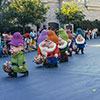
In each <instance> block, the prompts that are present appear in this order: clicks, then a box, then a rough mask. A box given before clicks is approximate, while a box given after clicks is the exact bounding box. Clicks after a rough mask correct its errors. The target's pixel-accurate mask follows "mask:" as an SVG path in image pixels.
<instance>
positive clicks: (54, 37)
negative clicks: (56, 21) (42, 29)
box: [47, 30, 59, 45]
mask: <svg viewBox="0 0 100 100" xmlns="http://www.w3.org/2000/svg"><path fill="white" fill-rule="evenodd" d="M47 40H50V41H52V42H54V43H55V44H56V45H58V44H59V40H58V37H57V35H56V34H55V32H54V31H52V30H49V31H48V38H47Z"/></svg>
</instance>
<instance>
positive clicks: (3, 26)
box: [0, 0, 10, 32]
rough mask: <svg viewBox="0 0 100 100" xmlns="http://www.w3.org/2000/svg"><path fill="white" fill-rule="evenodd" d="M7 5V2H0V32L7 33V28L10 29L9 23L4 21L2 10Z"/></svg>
mask: <svg viewBox="0 0 100 100" xmlns="http://www.w3.org/2000/svg"><path fill="white" fill-rule="evenodd" d="M8 5H9V1H8V0H0V31H1V32H3V31H7V28H8V27H10V24H9V21H8V20H7V19H6V15H5V14H4V9H5V8H6V7H7V6H8Z"/></svg>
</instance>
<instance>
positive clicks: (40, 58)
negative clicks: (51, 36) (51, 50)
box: [35, 30, 48, 66]
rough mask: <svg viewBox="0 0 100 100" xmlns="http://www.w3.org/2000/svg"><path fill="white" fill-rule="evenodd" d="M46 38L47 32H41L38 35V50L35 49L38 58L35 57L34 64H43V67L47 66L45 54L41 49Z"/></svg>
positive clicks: (43, 49)
mask: <svg viewBox="0 0 100 100" xmlns="http://www.w3.org/2000/svg"><path fill="white" fill-rule="evenodd" d="M47 37H48V31H47V30H43V31H42V32H41V33H40V35H39V38H38V48H37V51H38V56H36V57H35V63H36V64H43V65H44V66H47V65H48V60H47V58H46V56H47V52H46V50H45V48H42V47H44V44H45V43H44V41H45V40H46V39H47ZM41 44H42V45H41Z"/></svg>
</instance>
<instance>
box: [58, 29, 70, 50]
mask: <svg viewBox="0 0 100 100" xmlns="http://www.w3.org/2000/svg"><path fill="white" fill-rule="evenodd" d="M58 37H59V45H58V48H59V49H64V48H65V47H66V46H67V45H68V35H67V34H66V32H65V30H64V29H59V35H58Z"/></svg>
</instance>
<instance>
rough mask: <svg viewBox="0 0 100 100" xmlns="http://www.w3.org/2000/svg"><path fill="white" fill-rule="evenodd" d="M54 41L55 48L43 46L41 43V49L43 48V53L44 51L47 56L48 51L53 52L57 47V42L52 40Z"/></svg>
mask: <svg viewBox="0 0 100 100" xmlns="http://www.w3.org/2000/svg"><path fill="white" fill-rule="evenodd" d="M52 43H53V45H54V47H53V48H48V47H42V46H41V43H40V44H39V48H40V50H41V53H42V54H43V55H44V56H45V57H47V53H48V52H53V51H54V50H55V49H56V44H55V43H54V42H52Z"/></svg>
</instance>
